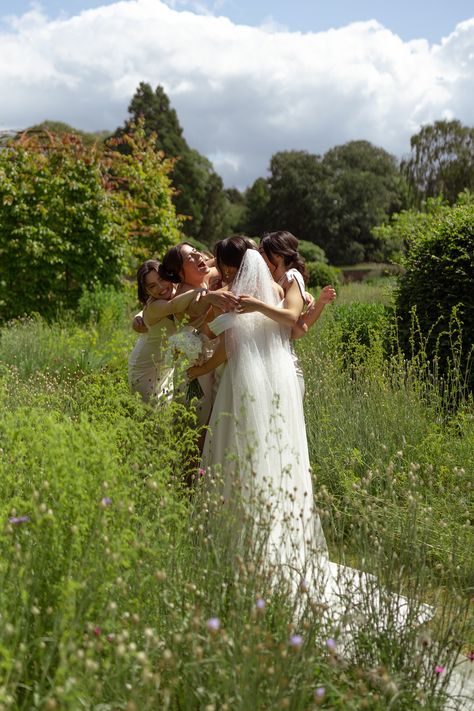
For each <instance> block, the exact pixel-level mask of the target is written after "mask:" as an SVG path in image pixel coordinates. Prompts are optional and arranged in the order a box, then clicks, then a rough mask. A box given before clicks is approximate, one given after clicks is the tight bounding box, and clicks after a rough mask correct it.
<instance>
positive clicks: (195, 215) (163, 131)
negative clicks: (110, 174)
mask: <svg viewBox="0 0 474 711" xmlns="http://www.w3.org/2000/svg"><path fill="white" fill-rule="evenodd" d="M128 112H129V118H128V119H127V121H125V124H124V126H123V127H122V128H119V129H117V131H116V132H115V136H116V137H118V138H120V137H122V136H123V135H124V134H127V133H129V132H130V130H131V127H133V126H134V125H135V124H136V123H137V121H138V120H139V119H140V118H141V117H142V118H143V120H144V127H145V133H146V135H147V136H150V135H151V134H154V136H155V144H156V148H157V149H158V150H161V151H163V152H164V154H165V155H166V156H167V157H169V158H175V159H176V160H175V162H174V164H173V172H172V179H173V184H174V186H175V188H176V192H175V194H174V204H175V205H176V209H177V211H178V213H179V214H181V215H183V216H184V217H185V218H186V219H185V221H184V223H183V226H182V229H183V230H184V232H185V233H186V234H188V235H194V237H196V238H197V239H198V240H201V241H202V242H205V243H207V244H210V243H211V242H213V241H214V240H215V239H217V238H219V237H221V236H222V229H223V227H222V226H223V224H224V209H225V199H224V195H223V194H222V192H223V188H222V181H221V179H220V178H219V176H218V175H217V174H216V173H215V171H214V170H213V167H212V164H211V163H210V161H208V160H207V158H205V157H204V156H202V155H201V154H200V153H198V151H196V150H193V149H191V148H190V147H189V145H188V143H187V141H186V139H185V138H184V136H183V129H182V127H181V125H180V123H179V119H178V115H177V113H176V111H175V109H173V108H172V107H171V104H170V100H169V98H168V96H167V95H166V93H165V91H164V89H163V87H161V86H159V85H158V86H157V87H156V89H155V90H154V91H153V89H152V87H151V86H150V84H148V83H146V82H140V84H139V86H138V89H137V90H136V92H135V94H134V96H133V98H132V100H131V102H130V105H129V107H128ZM125 148H126V147H125ZM123 149H124V147H122V150H123Z"/></svg>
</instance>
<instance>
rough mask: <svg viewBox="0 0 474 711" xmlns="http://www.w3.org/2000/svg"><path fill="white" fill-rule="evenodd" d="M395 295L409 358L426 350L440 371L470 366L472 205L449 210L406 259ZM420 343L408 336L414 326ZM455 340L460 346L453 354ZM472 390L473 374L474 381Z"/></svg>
mask: <svg viewBox="0 0 474 711" xmlns="http://www.w3.org/2000/svg"><path fill="white" fill-rule="evenodd" d="M405 267H406V271H405V273H404V274H403V275H402V276H401V277H400V280H399V287H398V292H397V296H396V304H397V314H398V316H399V319H400V335H401V338H402V342H403V345H404V348H405V350H406V352H407V353H410V352H411V353H413V352H417V351H419V350H420V346H422V347H423V348H425V349H426V352H427V354H428V356H429V357H430V358H432V359H435V360H436V363H437V365H438V367H439V368H440V369H441V372H443V373H445V374H448V373H450V372H452V370H453V368H454V367H455V366H456V364H455V363H454V361H455V360H456V358H457V359H458V363H457V366H458V367H459V368H460V369H461V370H465V369H466V367H468V364H469V361H470V357H471V354H472V343H473V342H474V303H473V300H472V296H473V294H474V205H472V204H469V203H466V204H460V205H457V206H456V207H453V208H447V209H445V210H444V211H443V213H442V214H441V215H440V217H439V219H438V220H437V222H436V223H434V224H431V225H430V227H429V229H428V230H427V231H426V232H424V233H423V234H422V235H421V236H419V237H418V239H415V240H414V241H413V243H412V245H411V248H410V250H409V252H408V254H407V258H406V263H405ZM413 319H415V322H416V324H417V326H418V328H419V334H420V339H418V341H417V342H416V343H415V342H414V339H413V338H411V337H410V333H411V332H412V331H411V329H412V321H413ZM453 341H457V343H458V347H457V349H455V351H457V355H453ZM470 386H471V388H472V387H473V386H474V373H471V376H470Z"/></svg>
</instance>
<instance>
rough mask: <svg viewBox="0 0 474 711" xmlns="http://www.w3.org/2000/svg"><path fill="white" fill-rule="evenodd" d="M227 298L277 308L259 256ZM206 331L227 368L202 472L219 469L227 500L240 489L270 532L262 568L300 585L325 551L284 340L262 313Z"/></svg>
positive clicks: (252, 255)
mask: <svg viewBox="0 0 474 711" xmlns="http://www.w3.org/2000/svg"><path fill="white" fill-rule="evenodd" d="M232 292H233V293H235V294H236V295H241V294H247V295H251V296H255V297H256V298H258V299H260V300H261V301H264V302H265V303H267V304H271V305H274V306H277V305H278V302H279V296H278V292H277V290H276V287H275V285H274V282H273V278H272V276H271V274H270V272H269V270H268V267H267V266H266V264H265V262H264V260H263V258H262V257H261V255H260V254H259V253H258V251H256V250H252V249H249V250H247V252H246V253H245V255H244V259H243V261H242V265H241V267H240V269H239V271H238V273H237V276H236V278H235V280H234V282H233V285H232ZM211 328H212V330H213V331H214V332H215V333H217V332H220V331H225V345H226V352H227V358H228V361H227V365H226V368H225V370H224V372H223V374H222V378H221V382H220V385H219V389H218V392H217V395H216V400H215V403H214V408H213V412H212V415H211V420H210V423H209V430H210V432H209V434H208V436H207V438H206V442H205V445H204V452H203V464H204V466H214V465H220V466H221V467H222V469H223V475H224V481H225V485H224V496H225V497H226V498H231V497H232V494H233V490H237V487H238V489H239V491H240V492H241V493H242V496H243V497H244V499H245V500H246V501H247V503H248V506H249V507H251V509H252V515H253V517H254V518H255V520H256V521H257V522H258V525H259V527H260V528H261V529H262V528H265V530H266V532H267V534H266V535H267V540H266V545H265V558H266V562H267V563H268V564H271V565H274V566H278V567H279V569H280V570H282V571H284V574H285V575H286V578H287V579H288V580H291V582H292V584H293V585H294V586H296V585H298V583H299V582H300V581H301V578H302V577H308V576H309V577H312V578H313V577H314V570H313V568H314V566H310V563H311V561H315V560H318V563H321V560H322V559H325V558H326V551H327V548H326V541H325V538H324V534H323V531H322V527H321V523H320V519H319V517H318V516H317V515H315V513H314V510H313V491H312V482H311V472H310V465H309V456H308V447H307V441H306V429H305V422H304V415H303V404H302V399H301V392H300V387H299V384H298V379H297V375H296V370H295V367H294V362H293V358H292V355H291V350H290V346H289V334H288V333H287V332H286V330H285V329H284V328H282V327H280V326H279V324H277V323H276V322H275V321H273V320H272V319H270V318H268V317H266V316H263V315H262V314H260V313H249V314H223V315H222V316H219V317H217V319H215V320H214V321H213V322H212V324H211ZM309 567H311V568H312V570H311V571H309ZM319 567H320V566H319Z"/></svg>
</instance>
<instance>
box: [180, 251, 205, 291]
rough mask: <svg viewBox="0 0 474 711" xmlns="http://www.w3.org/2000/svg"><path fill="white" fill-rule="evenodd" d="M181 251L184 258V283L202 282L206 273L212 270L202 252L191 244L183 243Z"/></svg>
mask: <svg viewBox="0 0 474 711" xmlns="http://www.w3.org/2000/svg"><path fill="white" fill-rule="evenodd" d="M180 253H181V256H182V258H183V273H182V275H181V276H182V278H183V281H184V283H185V284H196V283H198V284H200V283H201V282H202V280H203V278H204V277H205V276H206V274H209V272H210V269H209V267H208V266H207V264H206V261H205V260H204V257H203V256H202V254H201V252H198V251H197V249H194V247H191V245H189V244H183V246H182V247H181V250H180Z"/></svg>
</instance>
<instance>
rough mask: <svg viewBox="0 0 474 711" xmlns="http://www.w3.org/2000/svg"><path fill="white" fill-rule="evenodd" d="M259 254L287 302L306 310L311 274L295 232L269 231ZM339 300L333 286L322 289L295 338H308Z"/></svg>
mask: <svg viewBox="0 0 474 711" xmlns="http://www.w3.org/2000/svg"><path fill="white" fill-rule="evenodd" d="M259 252H260V254H261V255H262V257H263V258H264V260H265V262H266V264H267V267H268V268H269V270H270V273H271V275H272V277H273V279H274V280H275V281H276V282H277V284H279V285H280V286H281V287H282V288H283V291H284V292H285V300H286V301H289V302H292V303H295V304H298V303H299V304H301V303H302V304H303V306H302V309H303V308H304V305H305V304H308V301H309V300H308V296H310V295H308V294H307V293H306V286H305V282H306V280H307V277H308V275H307V271H306V266H305V263H304V259H303V258H302V257H301V255H300V254H299V252H298V240H297V239H296V237H295V236H294V235H292V234H291V232H286V231H283V230H281V231H279V232H267V233H265V234H264V235H263V237H262V239H261V241H260V246H259ZM335 298H336V292H335V290H334V288H333V287H332V286H325V287H324V288H323V289H321V292H320V294H319V298H318V300H317V301H316V302H314V301H312V302H310V303H309V306H308V308H307V309H306V311H304V312H302V313H301V314H300V318H299V319H298V321H297V323H296V324H295V326H294V327H293V328H292V331H291V337H292V339H295V338H301V336H304V335H305V333H306V332H307V331H308V328H310V327H311V326H312V325H313V324H314V323H316V321H317V320H318V318H319V317H320V316H321V313H322V312H323V309H324V307H325V306H326V304H330V303H331V302H332V301H334V299H335ZM301 300H302V302H301ZM291 350H292V355H293V360H294V363H295V368H296V372H297V375H298V382H299V384H300V388H301V394H302V395H304V391H305V385H304V379H303V371H302V370H301V366H300V364H299V362H298V357H297V355H296V353H295V351H294V348H293V345H291Z"/></svg>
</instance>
